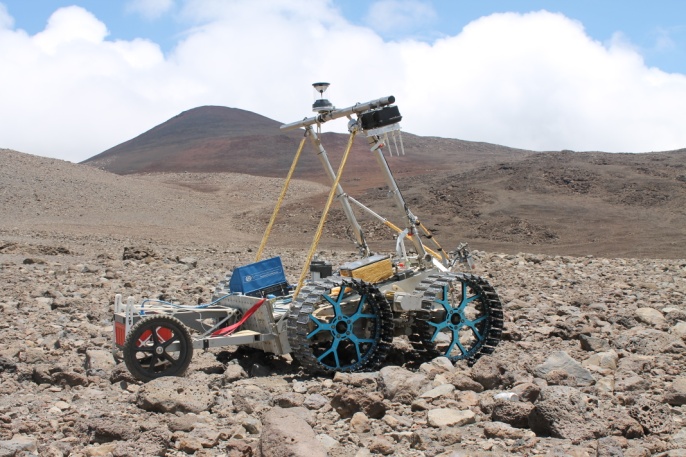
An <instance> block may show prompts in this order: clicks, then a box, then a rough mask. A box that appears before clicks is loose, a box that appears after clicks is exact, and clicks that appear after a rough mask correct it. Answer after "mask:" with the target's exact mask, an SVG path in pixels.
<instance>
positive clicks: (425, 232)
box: [419, 222, 447, 261]
mask: <svg viewBox="0 0 686 457" xmlns="http://www.w3.org/2000/svg"><path fill="white" fill-rule="evenodd" d="M419 225H420V226H421V228H422V230H424V234H425V235H426V237H427V238H428V239H430V240H431V242H432V243H433V244H434V245H436V249H438V251H439V252H441V258H440V259H439V258H438V257H437V256H436V255H434V257H436V259H437V260H441V261H443V260H447V259H446V258H445V251H444V250H443V248H442V247H441V245H440V244H439V243H438V240H437V239H436V238H435V237H434V235H433V233H431V231H430V230H429V229H428V228H426V227H425V226H424V224H422V223H421V222H420V223H419ZM424 249H426V247H424Z"/></svg>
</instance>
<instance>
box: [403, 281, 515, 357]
mask: <svg viewBox="0 0 686 457" xmlns="http://www.w3.org/2000/svg"><path fill="white" fill-rule="evenodd" d="M420 289H421V290H423V292H424V293H423V297H422V311H420V312H418V313H417V316H416V319H415V323H414V326H413V336H412V343H413V345H414V347H415V349H417V350H418V352H422V353H423V354H424V355H425V357H426V358H435V357H438V356H443V357H447V358H448V359H450V360H451V361H453V362H455V361H458V360H462V359H467V360H469V361H470V362H474V361H476V359H478V358H479V357H480V356H481V355H483V354H491V353H493V351H494V350H495V347H496V346H497V345H498V343H499V342H500V337H501V335H502V330H503V311H502V304H501V302H500V298H499V297H498V294H497V293H496V292H495V290H494V289H493V287H492V286H491V285H490V284H489V283H488V282H487V281H486V280H485V279H483V278H481V277H479V276H474V275H470V274H450V273H446V274H441V275H436V276H433V277H430V278H427V279H426V280H425V281H423V282H422V284H421V285H420Z"/></svg>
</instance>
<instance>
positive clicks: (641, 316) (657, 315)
mask: <svg viewBox="0 0 686 457" xmlns="http://www.w3.org/2000/svg"><path fill="white" fill-rule="evenodd" d="M634 315H635V316H636V320H638V321H639V322H642V323H644V324H648V325H652V326H653V327H658V328H662V327H664V326H665V324H666V323H667V320H666V319H665V317H664V315H663V314H662V313H661V312H660V311H658V310H656V309H655V308H647V307H646V308H638V309H637V310H636V312H635V314H634Z"/></svg>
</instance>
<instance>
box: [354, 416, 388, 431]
mask: <svg viewBox="0 0 686 457" xmlns="http://www.w3.org/2000/svg"><path fill="white" fill-rule="evenodd" d="M389 417H390V416H386V417H384V419H386V418H389ZM350 428H351V429H353V430H354V431H355V433H367V432H368V431H370V430H371V429H372V426H371V424H370V423H369V418H368V417H367V415H366V414H365V413H363V412H361V411H359V412H356V413H355V414H353V417H352V419H350Z"/></svg>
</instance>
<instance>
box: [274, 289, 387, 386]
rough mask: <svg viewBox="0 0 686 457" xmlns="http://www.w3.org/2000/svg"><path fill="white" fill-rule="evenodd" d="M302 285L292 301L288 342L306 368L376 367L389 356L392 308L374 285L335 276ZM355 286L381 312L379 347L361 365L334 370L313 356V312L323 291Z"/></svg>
mask: <svg viewBox="0 0 686 457" xmlns="http://www.w3.org/2000/svg"><path fill="white" fill-rule="evenodd" d="M332 278H333V279H330V278H327V279H324V280H322V281H319V282H316V283H311V284H307V285H305V286H303V288H302V289H301V290H300V293H299V294H298V298H297V299H296V300H295V302H294V303H293V305H292V307H291V309H290V311H289V313H288V319H287V324H286V328H287V335H288V342H289V343H290V346H291V355H292V356H293V357H294V358H295V359H296V360H298V362H300V364H301V365H302V367H303V369H304V370H305V371H306V372H309V373H322V372H323V373H333V372H335V371H348V372H350V371H373V370H375V369H377V368H378V367H379V366H381V364H382V363H383V361H384V360H385V359H386V356H387V355H388V353H389V351H390V350H391V343H392V341H393V311H392V309H391V305H390V303H389V302H388V300H387V299H386V298H385V297H384V296H383V294H382V293H381V292H380V291H379V290H378V289H377V288H376V287H374V286H372V285H369V284H365V283H362V282H357V281H343V280H341V279H340V278H336V277H332ZM339 286H341V287H352V288H353V289H355V291H356V292H357V293H358V294H360V295H363V294H365V293H366V294H367V300H368V302H369V303H371V304H373V305H376V307H377V309H378V312H379V314H380V315H381V332H380V336H379V341H378V344H377V347H376V349H375V351H374V353H373V354H372V356H371V357H369V358H368V359H367V360H366V361H365V362H364V363H363V364H362V365H359V366H355V367H351V368H349V369H342V370H333V369H330V368H328V367H326V366H324V365H322V364H321V363H320V362H319V361H318V360H317V358H316V357H315V356H314V354H313V351H312V348H311V346H310V342H311V341H310V340H309V339H307V335H308V334H309V333H310V331H311V330H310V327H309V322H310V314H311V313H313V312H314V311H315V310H316V304H318V303H321V302H322V300H323V299H322V295H323V294H328V293H329V292H330V291H331V289H332V288H334V287H339Z"/></svg>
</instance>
